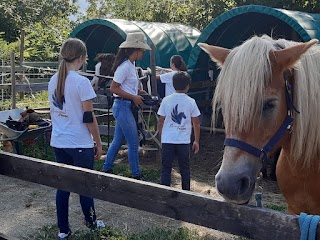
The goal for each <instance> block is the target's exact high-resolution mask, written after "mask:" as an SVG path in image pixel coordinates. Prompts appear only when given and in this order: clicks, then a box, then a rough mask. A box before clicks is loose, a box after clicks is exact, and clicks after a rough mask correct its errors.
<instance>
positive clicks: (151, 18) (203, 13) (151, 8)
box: [82, 0, 233, 30]
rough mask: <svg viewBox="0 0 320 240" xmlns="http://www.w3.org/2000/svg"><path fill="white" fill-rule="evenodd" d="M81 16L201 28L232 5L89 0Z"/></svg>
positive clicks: (208, 0)
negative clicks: (85, 11) (180, 24)
mask: <svg viewBox="0 0 320 240" xmlns="http://www.w3.org/2000/svg"><path fill="white" fill-rule="evenodd" d="M88 3H89V8H88V11H87V14H86V16H85V17H84V18H83V19H82V20H86V19H91V18H121V19H126V20H135V21H148V22H167V23H174V22H179V23H183V24H187V25H191V26H193V27H196V28H198V29H200V30H203V28H204V27H205V26H207V25H208V24H209V23H210V22H211V21H212V20H213V19H214V18H215V17H216V16H218V15H220V14H221V13H223V12H225V11H227V10H229V9H231V7H232V6H233V5H232V4H230V3H229V2H228V1H226V0H221V1H212V0H198V1H194V0H161V1H159V0H109V1H103V0H89V1H88Z"/></svg>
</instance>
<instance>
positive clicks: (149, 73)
mask: <svg viewBox="0 0 320 240" xmlns="http://www.w3.org/2000/svg"><path fill="white" fill-rule="evenodd" d="M151 73H152V72H151V69H150V68H149V67H148V68H147V69H146V70H143V74H144V75H151Z"/></svg>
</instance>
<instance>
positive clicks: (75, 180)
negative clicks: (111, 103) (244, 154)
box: [0, 153, 320, 240]
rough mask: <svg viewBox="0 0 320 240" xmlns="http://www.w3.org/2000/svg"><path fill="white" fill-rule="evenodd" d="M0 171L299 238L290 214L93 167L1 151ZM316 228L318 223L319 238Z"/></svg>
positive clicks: (191, 218) (269, 239)
mask: <svg viewBox="0 0 320 240" xmlns="http://www.w3.org/2000/svg"><path fill="white" fill-rule="evenodd" d="M0 174H3V175H6V176H9V177H15V178H19V179H22V180H25V181H29V182H34V183H38V184H43V185H46V186H50V187H54V188H59V189H62V190H66V191H70V192H75V193H78V194H82V195H85V196H91V197H94V198H97V199H101V200H105V201H108V202H112V203H116V204H120V205H124V206H127V207H131V208H136V209H139V210H144V211H147V212H151V213H155V214H159V215H163V216H166V217H170V218H174V219H177V220H182V221H185V222H189V223H193V224H197V225H201V226H205V227H208V228H213V229H216V230H219V231H223V232H227V233H231V234H235V235H239V236H243V237H247V238H252V239H257V240H259V239H261V240H262V239H263V240H274V239H291V240H294V239H299V236H300V230H299V226H298V217H297V216H295V215H289V214H285V213H280V212H277V211H273V210H269V209H263V208H257V207H251V206H239V205H233V204H229V203H225V202H220V201H216V200H214V199H213V198H211V197H209V196H204V195H201V194H198V193H193V192H188V191H183V190H178V189H173V188H169V187H166V186H161V185H158V184H154V183H149V182H142V181H138V180H135V179H129V178H125V177H121V176H116V175H111V174H106V173H102V172H97V171H94V170H87V169H82V168H79V167H73V166H68V165H63V164H58V163H54V162H48V161H44V160H39V159H35V158H30V157H25V156H20V155H16V154H10V153H1V154H0ZM13 191H14V190H13ZM319 229H320V228H319V225H318V231H317V236H318V237H317V239H318V240H319V239H320V237H319V236H320V230H319Z"/></svg>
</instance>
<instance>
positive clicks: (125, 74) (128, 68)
mask: <svg viewBox="0 0 320 240" xmlns="http://www.w3.org/2000/svg"><path fill="white" fill-rule="evenodd" d="M113 81H115V82H116V83H119V84H120V88H121V89H122V90H123V91H125V92H127V93H130V94H132V95H137V94H138V73H137V70H136V67H135V65H134V64H133V63H132V62H131V61H130V60H126V61H124V62H123V63H122V64H120V65H119V66H118V67H117V69H116V71H115V73H114V77H113ZM113 95H114V96H115V97H117V96H118V95H116V94H113Z"/></svg>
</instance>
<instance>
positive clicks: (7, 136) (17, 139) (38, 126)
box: [0, 109, 52, 154]
mask: <svg viewBox="0 0 320 240" xmlns="http://www.w3.org/2000/svg"><path fill="white" fill-rule="evenodd" d="M24 111H25V110H23V109H12V110H7V111H1V112H0V132H1V135H0V141H1V142H3V145H6V144H8V143H11V145H12V147H13V148H14V149H13V151H14V152H15V153H17V154H22V153H23V150H22V145H21V142H22V141H27V140H34V139H36V138H38V137H39V136H40V135H42V136H44V141H47V139H48V136H47V135H48V134H46V133H48V132H50V131H51V126H52V125H51V121H50V120H46V119H41V120H39V121H36V122H33V123H30V126H29V127H30V128H29V127H28V126H27V127H26V128H25V129H24V130H22V131H18V130H15V129H12V128H10V127H9V126H8V125H7V124H6V121H7V120H8V119H9V117H10V118H11V119H14V120H18V119H20V118H21V115H20V113H22V112H24Z"/></svg>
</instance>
